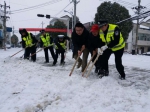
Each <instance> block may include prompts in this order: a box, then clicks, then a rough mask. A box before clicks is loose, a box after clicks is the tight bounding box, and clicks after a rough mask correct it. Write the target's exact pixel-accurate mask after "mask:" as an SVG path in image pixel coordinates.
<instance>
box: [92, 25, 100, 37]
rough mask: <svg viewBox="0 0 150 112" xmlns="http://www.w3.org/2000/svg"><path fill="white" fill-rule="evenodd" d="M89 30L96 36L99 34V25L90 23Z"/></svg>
mask: <svg viewBox="0 0 150 112" xmlns="http://www.w3.org/2000/svg"><path fill="white" fill-rule="evenodd" d="M91 32H92V34H93V35H94V36H97V35H98V34H99V26H98V25H97V24H94V25H92V27H91Z"/></svg>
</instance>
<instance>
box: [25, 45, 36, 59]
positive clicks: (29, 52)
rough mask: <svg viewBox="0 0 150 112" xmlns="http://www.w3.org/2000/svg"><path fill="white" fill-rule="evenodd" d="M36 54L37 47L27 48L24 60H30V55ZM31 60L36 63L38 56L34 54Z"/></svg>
mask: <svg viewBox="0 0 150 112" xmlns="http://www.w3.org/2000/svg"><path fill="white" fill-rule="evenodd" d="M34 53H36V47H35V46H32V47H27V48H26V49H25V55H24V58H25V59H29V57H30V54H31V55H32V54H34ZM31 60H32V61H34V62H35V61H36V54H34V55H33V56H31Z"/></svg>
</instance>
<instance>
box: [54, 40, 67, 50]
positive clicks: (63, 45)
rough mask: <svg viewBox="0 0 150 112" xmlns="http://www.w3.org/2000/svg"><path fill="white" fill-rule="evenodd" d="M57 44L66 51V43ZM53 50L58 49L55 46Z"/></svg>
mask: <svg viewBox="0 0 150 112" xmlns="http://www.w3.org/2000/svg"><path fill="white" fill-rule="evenodd" d="M58 43H59V44H60V45H61V47H62V48H63V49H66V41H64V42H58ZM55 49H58V47H57V45H56V46H55Z"/></svg>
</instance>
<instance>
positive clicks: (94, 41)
mask: <svg viewBox="0 0 150 112" xmlns="http://www.w3.org/2000/svg"><path fill="white" fill-rule="evenodd" d="M103 45H105V43H104V42H102V40H101V39H100V35H99V34H98V35H97V36H94V35H93V34H92V33H90V34H89V37H88V49H89V51H90V52H92V51H93V50H95V49H96V48H100V47H102V46H103Z"/></svg>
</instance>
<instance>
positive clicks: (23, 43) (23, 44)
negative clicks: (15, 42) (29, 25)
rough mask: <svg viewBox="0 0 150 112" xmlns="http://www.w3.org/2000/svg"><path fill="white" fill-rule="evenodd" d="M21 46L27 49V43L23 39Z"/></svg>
mask: <svg viewBox="0 0 150 112" xmlns="http://www.w3.org/2000/svg"><path fill="white" fill-rule="evenodd" d="M21 44H22V47H23V48H25V47H26V46H25V41H24V40H23V39H22V42H21Z"/></svg>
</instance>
